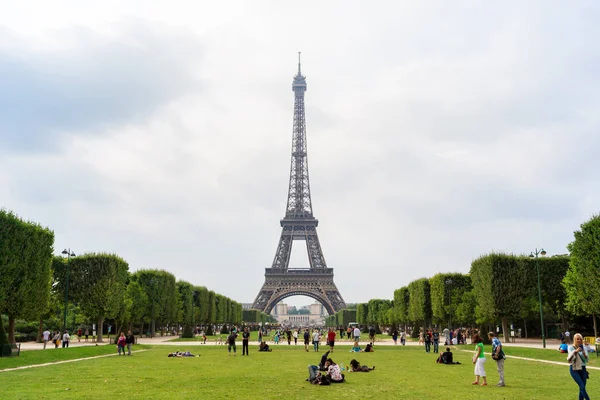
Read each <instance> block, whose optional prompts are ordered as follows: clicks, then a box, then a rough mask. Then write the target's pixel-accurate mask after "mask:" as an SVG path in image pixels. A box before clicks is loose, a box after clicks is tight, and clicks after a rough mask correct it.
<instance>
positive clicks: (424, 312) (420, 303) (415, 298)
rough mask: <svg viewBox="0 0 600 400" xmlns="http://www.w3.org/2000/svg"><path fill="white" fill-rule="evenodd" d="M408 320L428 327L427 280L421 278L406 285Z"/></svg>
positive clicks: (428, 293) (428, 294) (429, 315)
mask: <svg viewBox="0 0 600 400" xmlns="http://www.w3.org/2000/svg"><path fill="white" fill-rule="evenodd" d="M408 293H409V301H408V319H409V320H411V321H413V322H415V323H422V324H423V325H425V326H428V325H429V324H430V323H431V297H430V285H429V279H427V278H421V279H417V280H415V281H412V282H411V283H409V284H408Z"/></svg>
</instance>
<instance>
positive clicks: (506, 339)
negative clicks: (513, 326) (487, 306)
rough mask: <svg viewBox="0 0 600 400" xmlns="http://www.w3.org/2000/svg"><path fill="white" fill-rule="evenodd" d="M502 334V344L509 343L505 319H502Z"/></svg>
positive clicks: (508, 328)
mask: <svg viewBox="0 0 600 400" xmlns="http://www.w3.org/2000/svg"><path fill="white" fill-rule="evenodd" d="M494 333H495V332H494ZM502 334H503V335H504V343H510V327H509V326H508V320H507V318H506V317H502Z"/></svg>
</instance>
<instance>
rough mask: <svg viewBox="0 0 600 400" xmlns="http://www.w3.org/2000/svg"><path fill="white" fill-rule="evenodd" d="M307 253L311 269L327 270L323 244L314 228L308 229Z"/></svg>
mask: <svg viewBox="0 0 600 400" xmlns="http://www.w3.org/2000/svg"><path fill="white" fill-rule="evenodd" d="M306 251H307V252H308V260H309V262H310V267H311V268H327V263H325V257H324V256H323V250H321V243H319V236H318V235H317V230H316V229H315V228H314V227H310V228H309V227H307V229H306Z"/></svg>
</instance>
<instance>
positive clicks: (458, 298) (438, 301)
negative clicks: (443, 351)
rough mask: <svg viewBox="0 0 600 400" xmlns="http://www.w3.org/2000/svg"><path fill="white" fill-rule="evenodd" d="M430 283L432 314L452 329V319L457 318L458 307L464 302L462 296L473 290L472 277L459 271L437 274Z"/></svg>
mask: <svg viewBox="0 0 600 400" xmlns="http://www.w3.org/2000/svg"><path fill="white" fill-rule="evenodd" d="M429 283H430V285H431V311H432V316H433V318H434V319H435V320H436V321H437V322H440V323H442V322H443V323H447V324H448V327H449V328H450V329H452V321H453V320H455V319H456V309H457V307H458V306H459V305H460V304H461V302H462V296H463V294H464V293H465V292H467V291H469V290H471V278H470V277H469V276H468V275H465V274H458V273H448V274H437V275H434V276H433V277H432V278H431V279H430V280H429Z"/></svg>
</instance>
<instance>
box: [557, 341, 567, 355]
mask: <svg viewBox="0 0 600 400" xmlns="http://www.w3.org/2000/svg"><path fill="white" fill-rule="evenodd" d="M558 352H559V353H568V352H569V346H567V344H566V343H565V342H562V343H561V344H560V346H558Z"/></svg>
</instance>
